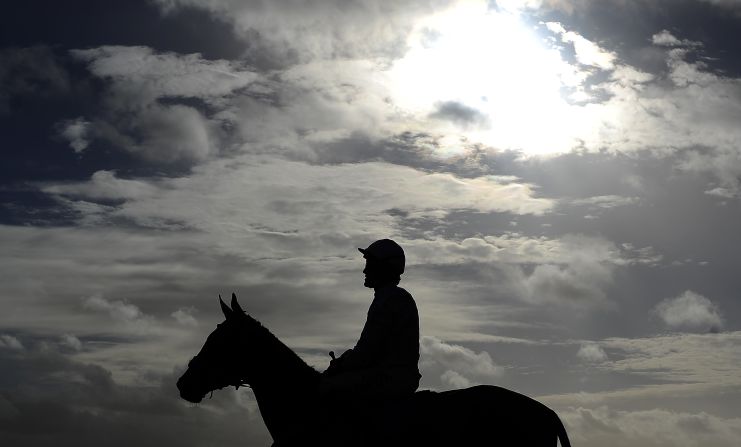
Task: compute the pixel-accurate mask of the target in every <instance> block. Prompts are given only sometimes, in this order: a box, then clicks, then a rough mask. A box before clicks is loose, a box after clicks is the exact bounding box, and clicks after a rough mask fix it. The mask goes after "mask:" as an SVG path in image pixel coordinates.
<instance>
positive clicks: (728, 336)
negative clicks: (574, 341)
mask: <svg viewBox="0 0 741 447" xmlns="http://www.w3.org/2000/svg"><path fill="white" fill-rule="evenodd" d="M739 340H741V332H730V333H718V334H713V333H710V334H674V335H662V336H656V337H648V338H633V339H629V338H608V339H605V340H602V341H601V342H600V345H601V346H602V347H604V348H607V349H610V350H611V351H612V350H616V351H618V352H619V353H618V354H616V355H615V356H614V357H615V359H616V360H612V361H611V362H608V363H607V364H606V365H604V366H605V367H606V368H609V369H610V370H614V371H622V372H633V373H634V374H641V375H646V376H649V377H656V378H660V379H662V381H663V383H665V384H666V386H667V387H671V386H672V385H674V384H687V385H690V386H694V387H697V388H698V389H700V390H701V393H703V392H708V389H712V388H715V387H720V388H722V387H737V386H739V385H741V379H740V378H739V377H738V375H737V374H735V373H734V371H735V370H736V369H738V368H739V367H741V353H739V352H738V350H737V349H736V347H735V346H737V343H738V342H739ZM655 386H656V387H657V390H658V391H659V392H660V390H661V387H662V385H661V384H659V385H655ZM685 392H686V390H685Z"/></svg>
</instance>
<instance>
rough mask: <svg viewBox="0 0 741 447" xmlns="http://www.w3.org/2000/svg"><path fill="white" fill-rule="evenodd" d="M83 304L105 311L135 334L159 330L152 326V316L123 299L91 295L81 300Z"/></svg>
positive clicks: (90, 308) (153, 321) (153, 322)
mask: <svg viewBox="0 0 741 447" xmlns="http://www.w3.org/2000/svg"><path fill="white" fill-rule="evenodd" d="M83 306H84V307H85V308H86V309H89V310H92V311H95V312H105V313H107V314H108V315H109V316H110V317H111V318H112V319H113V320H114V321H116V322H118V323H121V324H123V325H124V327H126V328H127V331H129V332H132V333H134V334H137V335H139V334H144V333H151V332H152V331H155V330H159V329H158V328H156V327H155V326H154V324H155V320H154V318H153V317H152V316H150V315H146V314H145V313H144V312H142V311H141V310H140V309H139V307H137V306H136V305H134V304H131V303H128V302H126V301H123V300H107V299H105V298H104V297H103V296H102V295H93V296H90V297H88V298H86V299H85V300H84V301H83Z"/></svg>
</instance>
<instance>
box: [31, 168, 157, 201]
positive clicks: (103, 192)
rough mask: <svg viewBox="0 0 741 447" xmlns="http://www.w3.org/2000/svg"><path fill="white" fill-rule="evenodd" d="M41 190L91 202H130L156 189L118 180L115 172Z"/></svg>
mask: <svg viewBox="0 0 741 447" xmlns="http://www.w3.org/2000/svg"><path fill="white" fill-rule="evenodd" d="M41 190H42V191H44V192H46V193H48V194H55V195H64V196H70V197H84V198H88V199H93V200H100V199H103V200H106V199H113V200H131V199H136V198H143V197H147V196H151V195H153V194H155V193H156V187H154V186H152V185H151V184H149V183H147V182H144V181H138V180H126V179H121V178H118V177H116V173H115V171H97V172H95V173H94V174H93V175H92V177H91V178H90V181H87V182H84V183H59V184H54V185H48V186H42V188H41Z"/></svg>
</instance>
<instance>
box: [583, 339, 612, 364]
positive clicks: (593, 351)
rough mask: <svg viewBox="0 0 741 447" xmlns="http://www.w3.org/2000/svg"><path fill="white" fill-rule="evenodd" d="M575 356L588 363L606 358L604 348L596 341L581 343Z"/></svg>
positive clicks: (602, 360)
mask: <svg viewBox="0 0 741 447" xmlns="http://www.w3.org/2000/svg"><path fill="white" fill-rule="evenodd" d="M576 356H577V357H579V359H581V360H583V361H585V362H589V363H600V362H604V361H605V360H607V354H605V350H604V349H602V347H601V346H600V345H599V344H597V343H591V342H590V343H582V344H581V346H579V351H577V353H576Z"/></svg>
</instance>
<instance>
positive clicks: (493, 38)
mask: <svg viewBox="0 0 741 447" xmlns="http://www.w3.org/2000/svg"><path fill="white" fill-rule="evenodd" d="M549 29H550V28H549ZM408 44H409V47H410V50H409V51H408V53H407V54H406V55H405V57H404V58H402V59H400V60H398V61H397V62H396V63H395V64H394V66H393V67H392V68H391V69H390V71H389V72H388V75H389V78H390V79H391V83H392V86H391V89H392V91H393V94H394V101H395V103H396V104H397V105H399V106H400V107H401V108H402V109H404V110H406V111H408V112H410V113H412V114H413V115H414V116H416V117H417V118H419V119H420V120H421V121H422V122H425V123H426V125H428V126H433V127H434V131H435V132H439V133H442V134H444V135H446V139H447V140H448V141H450V140H457V141H460V138H464V139H466V140H468V141H471V142H480V143H483V144H486V145H489V146H492V147H495V148H499V149H513V150H520V151H522V152H524V153H525V154H528V155H536V154H549V153H558V152H564V151H568V150H570V149H572V148H574V147H576V146H578V144H579V138H580V136H584V135H585V134H588V133H589V132H590V129H593V128H594V127H592V126H593V124H594V122H593V119H590V116H589V114H588V113H587V110H588V107H584V106H581V105H577V104H575V101H574V100H577V99H584V97H586V95H585V93H584V92H583V89H582V88H581V86H582V83H583V82H584V80H585V79H586V77H587V75H588V71H587V69H588V68H589V67H586V68H585V67H584V66H583V65H582V66H579V65H571V64H569V63H568V62H566V61H565V60H564V59H563V57H562V55H561V52H560V51H559V49H558V47H556V41H555V39H554V41H547V40H543V39H542V38H541V37H539V36H538V35H537V34H536V33H535V32H534V30H533V29H532V27H531V26H530V25H527V24H526V23H525V22H524V21H523V20H522V18H521V16H520V14H519V13H518V12H517V11H511V10H510V11H508V10H499V11H497V10H490V9H488V8H487V5H486V2H480V1H464V2H461V3H459V4H458V5H457V6H455V7H454V8H452V9H450V10H447V11H445V12H443V13H440V14H437V15H434V16H431V17H428V18H427V19H425V20H424V21H422V22H420V23H418V24H417V26H416V28H415V31H414V32H413V34H412V37H411V38H410V40H409V42H408ZM564 88H566V89H567V90H570V92H571V94H572V97H571V98H570V99H571V102H569V101H568V100H567V98H566V97H565V96H564V94H563V93H562V92H563V91H564ZM579 95H581V98H580V97H579ZM446 104H447V105H448V106H449V107H448V108H447V109H445V108H444V105H446ZM451 105H452V106H451Z"/></svg>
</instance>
